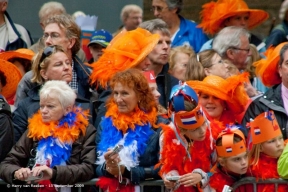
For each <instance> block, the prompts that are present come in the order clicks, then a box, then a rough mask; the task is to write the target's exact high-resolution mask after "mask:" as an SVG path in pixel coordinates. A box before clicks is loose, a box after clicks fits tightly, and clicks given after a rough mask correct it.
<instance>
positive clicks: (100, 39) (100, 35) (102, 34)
mask: <svg viewBox="0 0 288 192" xmlns="http://www.w3.org/2000/svg"><path fill="white" fill-rule="evenodd" d="M112 38H113V36H112V34H111V33H109V32H108V31H105V30H104V29H101V30H99V31H94V32H93V34H92V36H91V38H90V42H89V44H88V48H89V50H90V53H91V55H92V58H91V59H90V60H89V61H88V63H89V64H91V63H93V62H95V61H98V59H99V57H101V56H102V54H103V49H106V47H107V46H108V44H109V43H110V41H111V40H112Z"/></svg>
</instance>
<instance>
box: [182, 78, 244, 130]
mask: <svg viewBox="0 0 288 192" xmlns="http://www.w3.org/2000/svg"><path fill="white" fill-rule="evenodd" d="M247 75H248V74H247V73H243V74H241V75H234V76H231V77H229V78H227V79H223V78H221V77H219V76H214V75H209V76H207V77H205V79H204V80H203V81H187V84H188V85H189V86H190V87H192V88H193V89H194V90H196V91H197V93H198V94H199V103H200V105H201V106H202V107H203V111H204V113H205V115H206V116H207V118H208V119H209V120H218V121H220V122H222V123H223V124H224V125H226V124H230V123H234V122H238V123H239V122H241V120H242V113H243V111H245V109H246V106H247V104H248V102H249V97H248V95H247V93H246V92H245V90H244V86H243V82H245V81H246V78H247Z"/></svg>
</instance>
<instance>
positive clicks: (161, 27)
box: [139, 19, 171, 37]
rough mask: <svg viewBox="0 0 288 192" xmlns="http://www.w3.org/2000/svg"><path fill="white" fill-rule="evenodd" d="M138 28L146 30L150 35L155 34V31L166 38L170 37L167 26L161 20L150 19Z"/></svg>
mask: <svg viewBox="0 0 288 192" xmlns="http://www.w3.org/2000/svg"><path fill="white" fill-rule="evenodd" d="M139 27H141V28H143V29H146V30H147V31H149V32H150V33H155V32H156V31H161V32H162V33H163V34H164V35H166V36H169V37H170V36H171V34H170V31H169V29H168V25H167V24H166V23H165V21H163V20H162V19H151V20H148V21H144V22H143V23H141V24H140V25H139Z"/></svg>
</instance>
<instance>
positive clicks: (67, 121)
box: [0, 81, 96, 191]
mask: <svg viewBox="0 0 288 192" xmlns="http://www.w3.org/2000/svg"><path fill="white" fill-rule="evenodd" d="M75 99H76V94H75V92H74V91H73V90H72V89H71V88H70V87H69V85H68V84H67V83H66V82H65V81H47V82H46V83H45V84H44V85H43V87H42V89H41V90H40V110H39V111H38V112H37V113H35V114H34V115H33V116H32V117H31V118H30V119H29V124H28V129H27V130H26V132H25V133H24V134H23V135H22V137H21V138H20V140H19V141H18V142H17V143H16V145H15V146H14V147H13V148H12V150H11V151H10V152H9V154H8V155H7V157H6V158H5V159H4V160H3V161H2V162H1V164H0V178H1V179H3V180H4V181H5V182H7V183H15V184H25V181H29V180H30V181H31V180H34V181H35V182H38V183H39V184H40V185H39V186H41V188H40V189H38V191H39V190H40V191H41V190H42V191H46V190H48V188H49V190H51V191H56V190H57V189H56V188H57V185H56V184H58V185H59V184H60V185H67V184H74V183H77V182H84V181H87V180H89V179H91V178H92V177H93V175H94V170H95V168H94V167H93V164H94V162H95V142H94V139H95V134H96V129H95V128H94V127H93V126H92V125H91V124H89V122H88V118H87V111H83V110H82V109H81V108H79V107H75V106H74V104H75ZM54 184H55V185H54ZM67 189H68V188H67ZM75 189H76V188H75ZM62 190H63V188H61V191H62ZM68 191H73V188H71V189H68Z"/></svg>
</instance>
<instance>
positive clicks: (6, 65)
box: [0, 59, 22, 100]
mask: <svg viewBox="0 0 288 192" xmlns="http://www.w3.org/2000/svg"><path fill="white" fill-rule="evenodd" d="M0 71H2V72H3V73H4V75H5V77H6V81H7V84H6V85H5V86H4V87H3V89H2V95H3V96H4V97H5V98H6V99H7V100H8V99H11V98H12V97H14V95H15V93H16V90H17V86H18V83H19V82H20V80H21V78H22V75H21V73H20V71H19V69H18V68H17V67H16V66H15V65H13V64H12V63H10V62H8V61H5V60H3V59H0Z"/></svg>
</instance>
